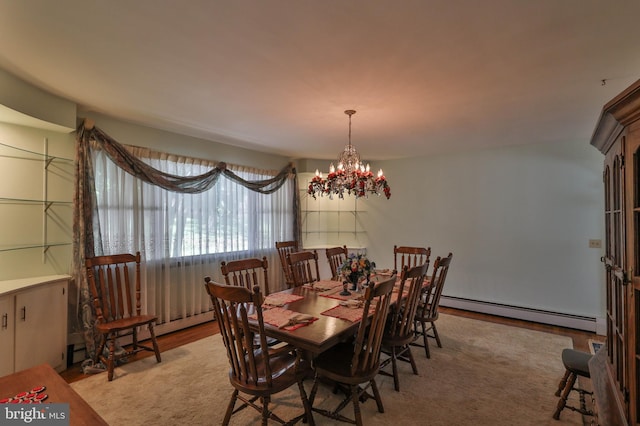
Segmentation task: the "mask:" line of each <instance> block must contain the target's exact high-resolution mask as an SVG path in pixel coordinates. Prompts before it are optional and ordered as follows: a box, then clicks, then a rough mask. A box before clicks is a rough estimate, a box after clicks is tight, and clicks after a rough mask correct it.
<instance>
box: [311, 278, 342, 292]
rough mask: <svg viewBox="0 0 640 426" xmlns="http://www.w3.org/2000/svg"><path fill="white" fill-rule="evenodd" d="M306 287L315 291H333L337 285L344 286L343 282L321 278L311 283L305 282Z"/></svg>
mask: <svg viewBox="0 0 640 426" xmlns="http://www.w3.org/2000/svg"><path fill="white" fill-rule="evenodd" d="M303 287H304V288H308V289H311V290H315V291H331V290H333V289H335V288H337V287H340V288H342V282H340V281H332V280H320V281H316V282H314V283H311V284H305V285H304V286H303Z"/></svg>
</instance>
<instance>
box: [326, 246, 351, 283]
mask: <svg viewBox="0 0 640 426" xmlns="http://www.w3.org/2000/svg"><path fill="white" fill-rule="evenodd" d="M325 251H326V254H327V261H328V262H329V267H330V268H331V279H332V280H339V279H340V267H341V266H342V264H343V263H344V261H345V260H346V259H347V256H348V255H349V251H348V250H347V246H342V247H331V248H328V249H326V250H325Z"/></svg>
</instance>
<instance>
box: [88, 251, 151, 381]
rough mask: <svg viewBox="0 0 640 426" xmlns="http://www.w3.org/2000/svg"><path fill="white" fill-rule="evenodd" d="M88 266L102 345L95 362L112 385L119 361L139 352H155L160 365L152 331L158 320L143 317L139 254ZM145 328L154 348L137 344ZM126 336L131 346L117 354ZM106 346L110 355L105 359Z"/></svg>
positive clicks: (117, 256) (104, 258) (108, 258)
mask: <svg viewBox="0 0 640 426" xmlns="http://www.w3.org/2000/svg"><path fill="white" fill-rule="evenodd" d="M85 266H86V269H87V280H88V282H89V289H90V291H91V297H92V299H93V307H94V309H95V313H96V325H95V328H96V331H97V332H98V333H100V344H99V346H98V349H97V350H96V352H95V354H94V356H93V357H94V359H93V361H94V362H95V363H97V362H98V361H102V362H103V363H104V364H105V365H106V366H107V377H108V379H109V381H111V380H113V371H114V368H115V365H116V363H117V362H118V360H120V359H123V358H126V357H128V356H130V355H133V354H135V353H137V352H140V351H143V350H145V351H151V352H154V353H155V355H156V360H157V361H158V362H161V358H160V350H159V349H158V342H157V341H156V335H155V333H154V330H153V327H154V324H155V323H156V321H157V320H158V317H157V316H156V315H152V314H142V309H141V306H140V298H141V292H140V252H137V253H136V254H135V255H133V254H129V253H126V254H115V255H110V256H96V257H90V258H87V259H86V260H85ZM132 276H133V278H132ZM132 281H133V285H132ZM143 326H146V327H147V328H148V329H149V334H150V336H151V344H152V346H153V347H151V346H147V345H143V344H141V343H140V342H139V341H138V328H139V327H143ZM124 336H132V338H133V341H132V345H131V347H130V348H128V349H126V350H124V351H118V352H116V345H117V341H118V339H119V338H121V337H124ZM107 345H108V354H107V355H104V353H103V351H104V348H105V346H107Z"/></svg>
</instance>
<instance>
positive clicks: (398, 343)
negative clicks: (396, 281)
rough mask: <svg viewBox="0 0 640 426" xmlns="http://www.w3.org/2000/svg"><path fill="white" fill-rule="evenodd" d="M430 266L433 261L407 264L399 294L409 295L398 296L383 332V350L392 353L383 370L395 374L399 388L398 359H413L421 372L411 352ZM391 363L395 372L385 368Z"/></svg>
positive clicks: (383, 365) (381, 368)
mask: <svg viewBox="0 0 640 426" xmlns="http://www.w3.org/2000/svg"><path fill="white" fill-rule="evenodd" d="M428 268H429V262H426V263H424V264H423V265H419V266H414V267H413V268H409V267H408V266H405V267H404V268H403V270H402V276H401V280H400V287H399V288H398V295H402V294H406V296H404V297H400V296H398V301H397V302H396V304H395V305H393V306H392V307H391V308H390V312H389V319H388V320H387V326H386V328H385V331H384V334H383V336H382V352H383V353H385V354H386V355H388V358H386V359H385V360H383V361H382V362H381V363H380V374H383V375H386V376H391V377H393V386H394V388H395V390H397V391H399V390H400V378H399V376H398V360H400V361H406V362H409V363H410V364H411V368H412V370H413V374H418V367H417V366H416V362H415V360H414V359H413V354H412V353H411V342H413V341H414V339H415V335H414V332H413V326H414V321H415V316H416V309H417V307H418V302H419V301H420V295H421V294H422V286H423V283H424V279H425V277H426V276H427V269H428ZM389 364H391V371H392V372H391V373H389V372H387V371H385V370H384V369H385V368H386V367H387V366H388V365H389Z"/></svg>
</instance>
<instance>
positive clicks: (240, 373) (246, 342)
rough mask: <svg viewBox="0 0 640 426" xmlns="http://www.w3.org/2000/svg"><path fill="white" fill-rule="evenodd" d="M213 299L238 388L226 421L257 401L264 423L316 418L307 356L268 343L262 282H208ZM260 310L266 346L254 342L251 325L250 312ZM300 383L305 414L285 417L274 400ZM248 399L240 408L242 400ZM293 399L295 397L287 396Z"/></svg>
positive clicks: (259, 321)
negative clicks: (249, 285)
mask: <svg viewBox="0 0 640 426" xmlns="http://www.w3.org/2000/svg"><path fill="white" fill-rule="evenodd" d="M205 287H206V290H207V293H208V294H209V296H210V297H211V301H212V302H213V306H214V310H215V314H216V318H217V319H218V324H219V327H220V336H221V337H222V341H223V342H224V346H225V348H226V350H227V358H228V359H229V364H230V370H229V381H230V382H231V385H232V386H233V388H234V390H233V392H232V394H231V400H230V401H229V405H228V406H227V411H226V413H225V417H224V420H223V422H222V424H223V425H228V424H229V421H230V419H231V416H232V415H233V414H235V413H237V412H238V411H240V410H243V409H244V408H246V407H252V408H254V409H256V410H257V411H258V412H260V413H261V414H262V424H263V425H266V424H267V421H268V420H273V421H276V422H278V423H280V424H294V423H295V422H296V421H297V420H300V419H302V418H304V419H305V420H306V421H307V422H308V423H309V424H310V425H313V424H314V421H313V414H312V412H311V404H310V402H309V400H308V398H307V393H306V391H305V389H304V386H303V383H302V382H303V379H304V377H305V374H306V371H307V365H306V364H307V362H306V361H304V360H303V359H302V358H301V356H300V354H299V352H298V351H296V350H295V348H293V347H291V346H283V347H279V348H277V349H272V348H269V347H268V346H267V341H266V335H265V331H264V322H263V317H262V303H263V297H262V293H261V292H260V287H258V286H255V287H254V288H253V290H252V291H251V290H249V289H247V288H245V287H236V286H229V285H224V284H219V283H215V282H212V281H210V282H208V283H206V284H205ZM252 313H255V315H256V318H257V329H258V330H257V333H258V335H259V336H261V339H260V346H259V347H257V348H256V347H254V345H253V338H252V337H251V336H253V335H254V331H253V330H252V329H251V328H250V325H249V322H250V319H249V316H250V315H251V314H252ZM295 384H297V385H298V389H299V392H300V399H301V401H302V406H303V407H304V414H302V415H300V416H298V417H297V418H296V419H292V420H290V421H289V422H286V421H284V420H282V419H281V418H280V417H279V416H278V415H276V414H275V413H274V412H273V411H271V409H270V407H269V404H270V402H271V398H272V396H273V395H275V394H277V393H280V392H282V391H284V390H286V389H288V388H290V387H291V386H293V385H295ZM238 400H240V401H241V402H242V404H241V405H240V406H239V407H238V408H235V405H236V402H237V401H238ZM287 403H289V401H287Z"/></svg>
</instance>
